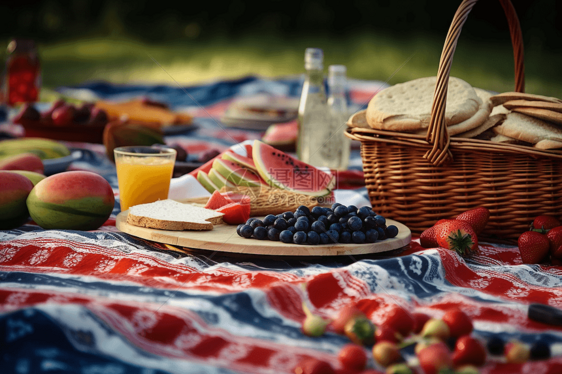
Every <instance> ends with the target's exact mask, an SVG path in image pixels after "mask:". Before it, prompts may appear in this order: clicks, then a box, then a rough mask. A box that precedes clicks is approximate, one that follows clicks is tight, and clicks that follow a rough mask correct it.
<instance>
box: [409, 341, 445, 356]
mask: <svg viewBox="0 0 562 374" xmlns="http://www.w3.org/2000/svg"><path fill="white" fill-rule="evenodd" d="M437 343H441V340H440V339H437V338H435V337H429V338H423V339H422V340H420V341H418V343H417V344H416V346H415V347H414V352H415V353H416V354H418V353H419V352H420V351H421V350H422V349H424V348H427V347H429V346H430V345H432V344H437Z"/></svg>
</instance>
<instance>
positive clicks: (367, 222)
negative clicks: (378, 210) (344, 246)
mask: <svg viewBox="0 0 562 374" xmlns="http://www.w3.org/2000/svg"><path fill="white" fill-rule="evenodd" d="M363 223H364V226H365V227H366V228H368V229H374V228H375V227H377V221H376V220H375V217H373V216H368V217H366V218H365V219H364V220H363Z"/></svg>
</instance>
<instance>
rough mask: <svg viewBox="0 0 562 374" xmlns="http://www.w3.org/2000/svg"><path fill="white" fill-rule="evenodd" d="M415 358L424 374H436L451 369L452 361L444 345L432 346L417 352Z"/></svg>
mask: <svg viewBox="0 0 562 374" xmlns="http://www.w3.org/2000/svg"><path fill="white" fill-rule="evenodd" d="M417 356H418V360H419V362H420V367H421V368H422V370H423V372H424V373H425V374H437V373H439V372H441V371H442V370H447V369H451V368H452V367H453V360H452V358H451V354H450V353H449V348H447V346H446V345H445V343H436V344H432V345H430V346H429V347H426V348H424V349H422V350H421V351H419V352H418V353H417Z"/></svg>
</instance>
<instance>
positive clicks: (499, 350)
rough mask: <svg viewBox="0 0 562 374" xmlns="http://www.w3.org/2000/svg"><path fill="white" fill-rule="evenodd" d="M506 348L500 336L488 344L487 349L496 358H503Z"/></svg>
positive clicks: (493, 338)
mask: <svg viewBox="0 0 562 374" xmlns="http://www.w3.org/2000/svg"><path fill="white" fill-rule="evenodd" d="M504 347H505V342H504V341H503V339H502V338H500V337H499V336H494V337H492V338H491V339H490V340H488V343H486V348H488V352H490V354H492V355H494V356H501V355H503V350H504Z"/></svg>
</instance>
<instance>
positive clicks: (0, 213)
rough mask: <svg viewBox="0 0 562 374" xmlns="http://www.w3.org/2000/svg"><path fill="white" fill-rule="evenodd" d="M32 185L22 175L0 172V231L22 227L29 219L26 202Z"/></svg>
mask: <svg viewBox="0 0 562 374" xmlns="http://www.w3.org/2000/svg"><path fill="white" fill-rule="evenodd" d="M32 189H33V183H31V181H30V180H29V179H28V178H26V177H24V176H23V175H20V174H16V173H12V172H10V171H0V229H1V230H9V229H14V228H16V227H19V226H21V225H23V224H24V223H25V222H26V221H27V219H28V218H29V212H28V210H27V205H26V200H27V196H28V195H29V193H30V192H31V190H32Z"/></svg>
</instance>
